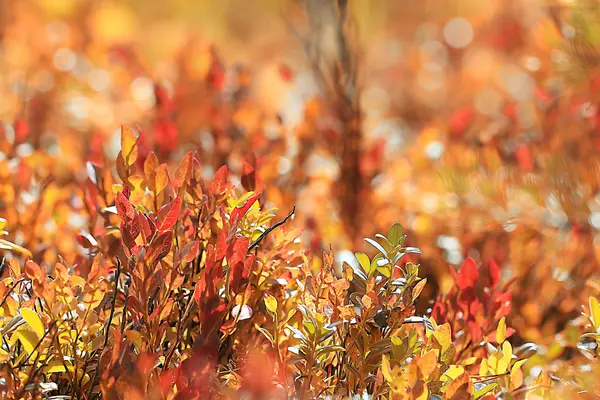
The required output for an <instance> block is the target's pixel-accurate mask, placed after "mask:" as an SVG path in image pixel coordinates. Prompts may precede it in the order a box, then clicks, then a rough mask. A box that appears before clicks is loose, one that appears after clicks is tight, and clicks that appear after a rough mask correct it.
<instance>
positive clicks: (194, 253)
mask: <svg viewBox="0 0 600 400" xmlns="http://www.w3.org/2000/svg"><path fill="white" fill-rule="evenodd" d="M199 252H200V242H198V241H197V240H194V241H193V242H190V243H188V244H186V245H185V247H184V248H183V249H182V250H181V257H182V259H183V262H186V263H189V262H192V260H194V259H195V258H196V257H198V253H199Z"/></svg>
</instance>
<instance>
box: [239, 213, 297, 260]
mask: <svg viewBox="0 0 600 400" xmlns="http://www.w3.org/2000/svg"><path fill="white" fill-rule="evenodd" d="M295 212H296V206H294V208H292V211H291V212H290V213H289V214H288V215H287V217H285V218H284V219H282V220H281V221H279V222H277V223H275V224H273V226H271V227H269V228H268V229H267V230H266V231H264V232H263V233H261V235H260V236H259V237H258V239H256V240H255V241H254V242H253V243H252V244H251V245H250V247H248V252H250V251H252V249H253V248H255V247H256V246H258V245H259V244H260V242H261V241H262V240H263V239H264V238H265V237H267V235H268V234H269V233H271V232H272V231H274V230H275V229H277V228H278V227H280V226H281V225H283V224H285V223H286V222H287V220H288V219H290V218H292V217H293V216H294V213H295Z"/></svg>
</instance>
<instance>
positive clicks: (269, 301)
mask: <svg viewBox="0 0 600 400" xmlns="http://www.w3.org/2000/svg"><path fill="white" fill-rule="evenodd" d="M265 306H267V310H269V312H270V313H271V314H275V313H276V312H277V299H276V298H275V297H273V296H271V295H270V294H267V295H266V296H265Z"/></svg>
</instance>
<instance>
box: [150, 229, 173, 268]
mask: <svg viewBox="0 0 600 400" xmlns="http://www.w3.org/2000/svg"><path fill="white" fill-rule="evenodd" d="M172 244H173V232H171V231H167V232H163V233H160V234H159V235H158V236H157V237H156V239H154V240H153V241H152V245H151V246H150V249H149V250H148V259H149V260H151V261H158V260H160V259H162V258H164V257H165V256H166V255H167V254H169V251H170V250H171V245H172Z"/></svg>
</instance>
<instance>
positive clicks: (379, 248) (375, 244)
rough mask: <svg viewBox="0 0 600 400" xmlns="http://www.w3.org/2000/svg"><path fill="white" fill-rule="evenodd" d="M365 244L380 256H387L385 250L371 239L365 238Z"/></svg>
mask: <svg viewBox="0 0 600 400" xmlns="http://www.w3.org/2000/svg"><path fill="white" fill-rule="evenodd" d="M365 242H367V243H369V244H370V245H371V246H373V247H375V248H376V249H377V250H378V251H379V252H380V253H381V254H383V255H384V256H386V257H387V256H388V255H387V251H385V249H384V248H383V246H382V245H380V244H379V243H377V242H376V241H375V240H373V239H371V238H365Z"/></svg>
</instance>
